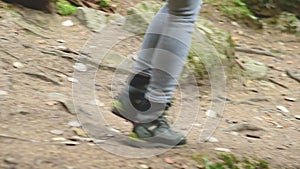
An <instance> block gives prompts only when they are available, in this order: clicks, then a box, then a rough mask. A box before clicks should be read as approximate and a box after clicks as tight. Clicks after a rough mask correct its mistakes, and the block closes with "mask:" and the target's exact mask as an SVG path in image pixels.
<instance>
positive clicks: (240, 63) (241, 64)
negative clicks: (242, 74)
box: [235, 59, 245, 70]
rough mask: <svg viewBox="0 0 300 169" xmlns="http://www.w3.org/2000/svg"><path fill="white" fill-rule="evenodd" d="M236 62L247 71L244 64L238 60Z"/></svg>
mask: <svg viewBox="0 0 300 169" xmlns="http://www.w3.org/2000/svg"><path fill="white" fill-rule="evenodd" d="M235 62H236V63H237V64H238V65H239V66H240V68H242V69H243V70H245V66H244V65H243V63H242V62H241V61H239V60H238V59H235Z"/></svg>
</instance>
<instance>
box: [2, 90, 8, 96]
mask: <svg viewBox="0 0 300 169" xmlns="http://www.w3.org/2000/svg"><path fill="white" fill-rule="evenodd" d="M7 94H8V92H7V91H4V90H0V96H1V95H7Z"/></svg>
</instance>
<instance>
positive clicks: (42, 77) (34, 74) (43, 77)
mask: <svg viewBox="0 0 300 169" xmlns="http://www.w3.org/2000/svg"><path fill="white" fill-rule="evenodd" d="M23 73H24V74H26V75H29V76H32V77H35V78H38V79H41V80H44V81H47V82H51V83H53V84H54V85H58V86H59V85H60V83H59V82H57V81H55V80H53V79H51V78H49V77H47V76H45V75H44V74H41V73H34V72H23Z"/></svg>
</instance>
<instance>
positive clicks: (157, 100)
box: [113, 0, 202, 145]
mask: <svg viewBox="0 0 300 169" xmlns="http://www.w3.org/2000/svg"><path fill="white" fill-rule="evenodd" d="M201 2H202V1H201V0H169V1H168V4H167V5H166V6H165V7H164V10H166V11H167V12H168V14H164V13H159V14H158V15H157V16H156V17H155V19H154V22H152V24H151V25H150V27H149V29H148V31H147V34H146V37H145V40H144V42H143V48H142V50H141V53H140V54H139V57H138V60H137V63H136V64H135V66H134V70H135V73H137V75H135V76H134V77H133V79H132V80H131V81H130V83H129V84H130V85H129V87H128V88H127V89H126V88H125V90H123V94H121V97H120V98H119V100H118V102H117V104H115V106H114V107H115V109H114V111H113V112H114V113H115V114H118V115H121V117H123V118H126V119H129V120H130V121H132V122H133V123H134V129H133V132H134V133H135V134H136V135H137V137H139V138H142V139H144V140H147V141H150V142H159V143H163V144H170V145H175V144H184V143H185V139H184V136H183V135H181V134H180V133H177V132H174V131H173V130H171V129H170V128H169V125H168V124H167V120H166V118H165V117H164V116H163V115H162V113H163V112H164V108H165V106H166V103H167V102H168V101H169V100H170V98H171V97H172V93H173V90H174V88H175V86H176V84H177V83H176V82H177V79H178V78H179V76H180V74H181V72H182V69H183V66H184V62H185V60H186V57H187V54H188V50H189V46H190V41H191V34H192V32H193V29H194V22H195V21H196V20H197V16H198V12H199V9H200V6H201ZM169 14H170V15H169ZM157 23H160V24H157ZM156 26H157V27H156ZM145 70H146V71H145ZM140 72H147V73H146V74H148V75H149V76H152V77H151V81H150V84H149V86H146V87H143V90H142V91H143V92H140V90H139V89H138V90H136V89H137V88H136V87H133V90H131V88H132V86H134V85H137V86H140V84H142V83H143V85H145V84H147V83H149V80H150V78H149V77H148V78H146V79H147V80H142V81H141V80H135V79H138V78H136V77H142V78H141V79H145V78H143V77H145V76H144V75H142V76H140V75H139V74H138V73H140ZM142 74H143V73H142ZM134 81H136V83H137V84H134V83H133V82H134ZM144 82H147V83H144ZM143 85H142V86H143ZM147 89H148V90H149V92H147V97H146V98H143V97H141V98H139V99H134V100H132V99H131V98H130V96H131V95H133V94H132V93H139V92H140V93H142V94H143V93H146V91H147ZM131 91H134V92H131ZM136 91H137V92H136Z"/></svg>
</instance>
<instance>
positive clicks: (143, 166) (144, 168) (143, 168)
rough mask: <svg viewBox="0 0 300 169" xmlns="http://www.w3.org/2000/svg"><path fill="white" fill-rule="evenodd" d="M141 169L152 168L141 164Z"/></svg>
mask: <svg viewBox="0 0 300 169" xmlns="http://www.w3.org/2000/svg"><path fill="white" fill-rule="evenodd" d="M140 169H150V167H149V166H147V165H145V164H141V165H140Z"/></svg>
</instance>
